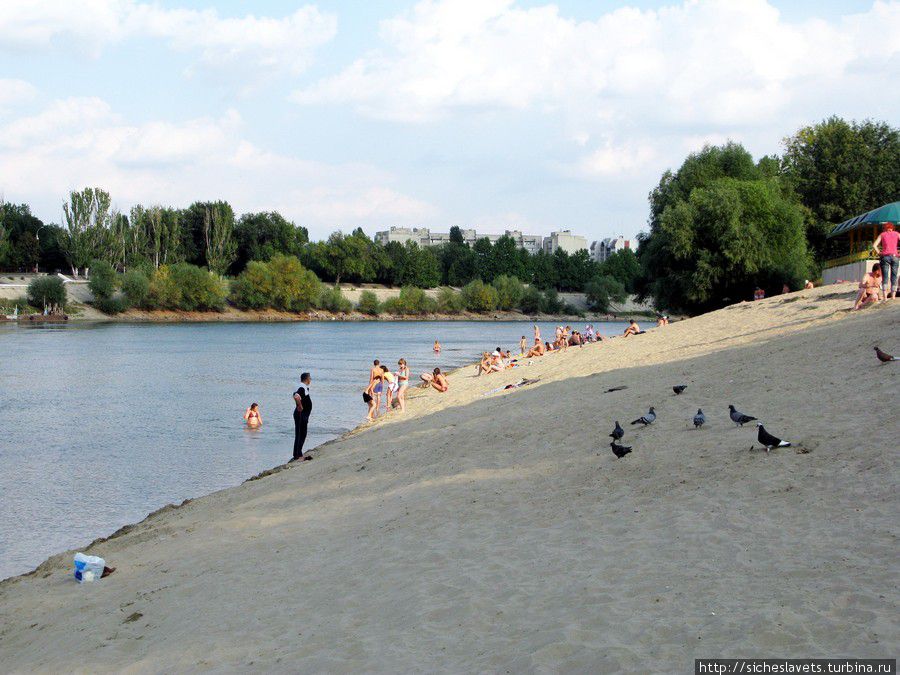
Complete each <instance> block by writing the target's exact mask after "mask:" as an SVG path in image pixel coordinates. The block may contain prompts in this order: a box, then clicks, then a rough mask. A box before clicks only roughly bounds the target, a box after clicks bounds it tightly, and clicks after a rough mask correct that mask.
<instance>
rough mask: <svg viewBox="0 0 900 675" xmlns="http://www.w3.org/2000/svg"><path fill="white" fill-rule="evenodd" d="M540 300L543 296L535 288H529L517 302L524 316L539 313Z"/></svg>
mask: <svg viewBox="0 0 900 675" xmlns="http://www.w3.org/2000/svg"><path fill="white" fill-rule="evenodd" d="M542 298H543V296H542V295H541V292H540V290H538V288H537V287H535V286H529V287H528V288H526V289H525V292H524V293H523V294H522V299H521V300H520V301H519V309H521V310H522V311H523V312H524V313H525V314H537V313H538V312H539V311H541V300H542Z"/></svg>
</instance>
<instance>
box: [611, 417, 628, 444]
mask: <svg viewBox="0 0 900 675" xmlns="http://www.w3.org/2000/svg"><path fill="white" fill-rule="evenodd" d="M624 435H625V430H624V429H623V428H622V427H620V426H619V420H616V428H615V429H613V431H612V433H611V434H610V435H609V437H610V438H611V439H613V440H614V441H618V440H619V439H620V438H622V436H624Z"/></svg>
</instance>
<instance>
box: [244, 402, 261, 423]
mask: <svg viewBox="0 0 900 675" xmlns="http://www.w3.org/2000/svg"><path fill="white" fill-rule="evenodd" d="M244 419H245V420H246V421H247V426H248V427H249V428H251V429H257V428H259V427H261V426H262V417H261V416H260V414H259V403H251V404H250V407H249V408H247V411H246V412H245V413H244Z"/></svg>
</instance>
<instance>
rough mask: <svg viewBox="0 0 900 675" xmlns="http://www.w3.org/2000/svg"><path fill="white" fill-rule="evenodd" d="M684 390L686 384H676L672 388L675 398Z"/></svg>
mask: <svg viewBox="0 0 900 675" xmlns="http://www.w3.org/2000/svg"><path fill="white" fill-rule="evenodd" d="M685 389H687V385H686V384H676V385H675V386H674V387H672V391H674V392H675V395H676V396H678V394H680V393H681V392H683V391H684V390H685Z"/></svg>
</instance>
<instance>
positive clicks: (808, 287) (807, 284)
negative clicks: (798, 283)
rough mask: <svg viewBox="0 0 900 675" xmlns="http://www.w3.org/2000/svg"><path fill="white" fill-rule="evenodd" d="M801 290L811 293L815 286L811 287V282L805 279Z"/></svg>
mask: <svg viewBox="0 0 900 675" xmlns="http://www.w3.org/2000/svg"><path fill="white" fill-rule="evenodd" d="M803 288H804V289H805V290H807V291H811V290H812V289H813V288H815V286H814V285H813V282H811V281H810V280H809V279H807V280H806V281H804V282H803Z"/></svg>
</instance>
